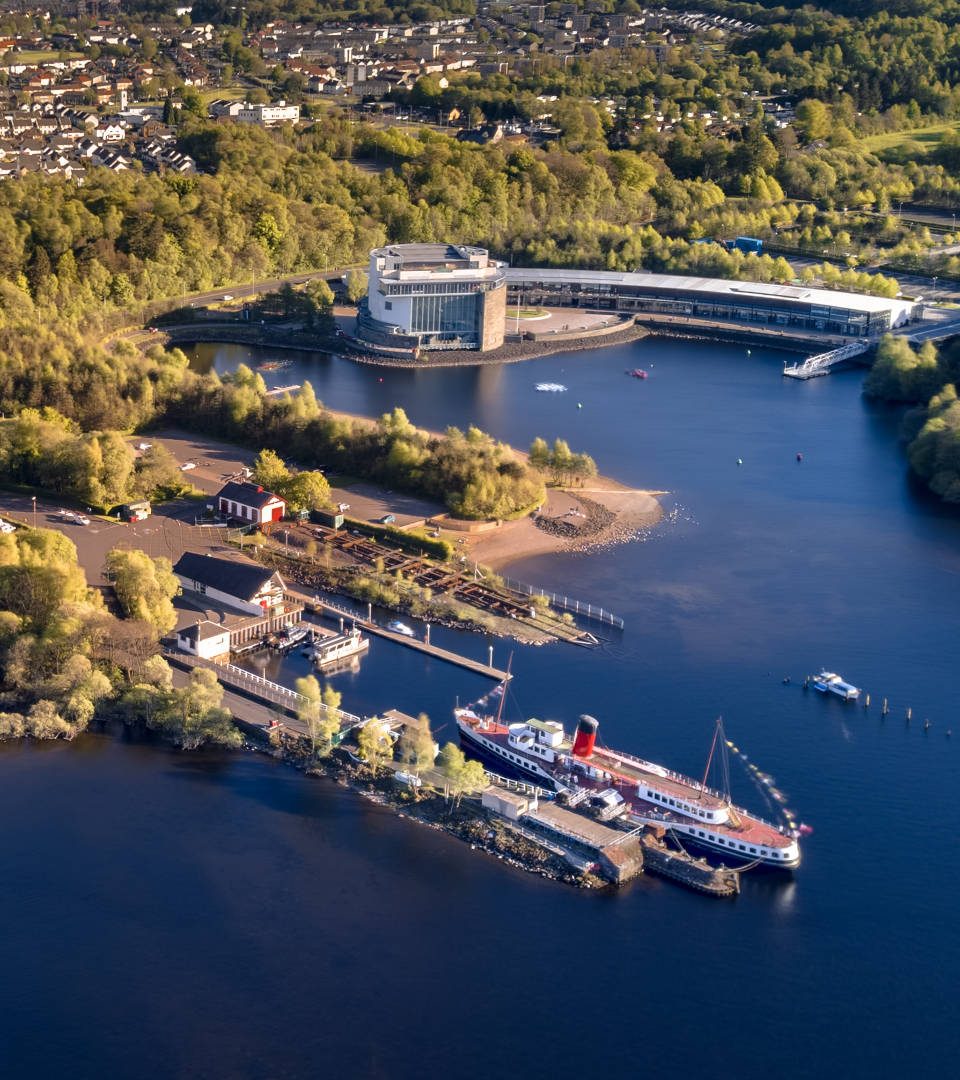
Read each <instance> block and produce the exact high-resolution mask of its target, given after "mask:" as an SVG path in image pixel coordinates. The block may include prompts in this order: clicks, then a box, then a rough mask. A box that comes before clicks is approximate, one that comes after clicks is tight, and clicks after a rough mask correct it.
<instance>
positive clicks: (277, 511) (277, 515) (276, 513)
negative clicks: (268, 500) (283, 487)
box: [271, 506, 283, 521]
mask: <svg viewBox="0 0 960 1080" xmlns="http://www.w3.org/2000/svg"><path fill="white" fill-rule="evenodd" d="M282 518H283V507H282V506H275V507H274V508H273V518H272V519H271V520H273V521H280V520H282Z"/></svg>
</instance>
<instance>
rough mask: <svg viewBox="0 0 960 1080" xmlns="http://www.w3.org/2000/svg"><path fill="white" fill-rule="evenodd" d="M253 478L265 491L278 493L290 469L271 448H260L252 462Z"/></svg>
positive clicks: (286, 480)
mask: <svg viewBox="0 0 960 1080" xmlns="http://www.w3.org/2000/svg"><path fill="white" fill-rule="evenodd" d="M253 479H254V480H255V481H256V483H258V484H259V485H260V486H261V487H263V488H265V489H266V490H267V491H272V492H275V493H277V494H279V490H280V489H281V488H282V487H283V486H284V485H285V484H286V483H287V482H288V481H289V480H290V470H289V469H288V468H287V466H286V465H285V464H284V462H283V459H282V458H281V457H280V455H279V454H277V453H276V452H275V451H273V450H261V451H260V453H259V454H258V455H257V459H256V461H254V463H253Z"/></svg>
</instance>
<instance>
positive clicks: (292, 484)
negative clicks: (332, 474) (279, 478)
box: [277, 471, 330, 512]
mask: <svg viewBox="0 0 960 1080" xmlns="http://www.w3.org/2000/svg"><path fill="white" fill-rule="evenodd" d="M277 493H278V494H280V495H282V496H283V497H284V498H285V499H286V500H287V505H288V506H289V507H290V509H291V510H292V511H294V512H296V511H298V510H320V509H322V508H323V507H325V506H329V505H330V485H329V484H328V483H327V478H326V477H325V476H324V475H323V473H321V472H316V471H308V472H298V473H294V474H293V476H291V477H290V479H289V480H286V481H284V482H283V483H282V484H280V486H279V490H278V492H277Z"/></svg>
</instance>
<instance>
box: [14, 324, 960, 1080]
mask: <svg viewBox="0 0 960 1080" xmlns="http://www.w3.org/2000/svg"><path fill="white" fill-rule="evenodd" d="M216 353H217V355H216V359H215V362H216V364H217V366H218V367H220V368H221V369H223V368H225V367H226V366H229V365H230V364H233V363H236V362H237V359H238V357H239V356H240V355H246V353H245V350H235V349H231V348H224V349H221V350H216ZM208 359H209V357H208ZM201 360H202V357H201ZM781 363H782V357H781V356H779V355H777V354H775V353H772V352H766V351H764V350H762V349H758V348H754V349H753V350H752V355H751V356H747V355H746V352H745V350H744V349H741V348H735V347H727V346H722V345H701V344H687V343H673V342H656V341H653V342H643V343H638V344H636V345H633V346H629V347H624V348H620V347H618V348H614V349H610V350H598V351H596V352H588V353H580V354H578V355H575V356H566V357H554V358H550V359H546V360H540V361H537V362H535V363H532V364H520V365H513V366H509V367H503V368H474V369H453V370H448V371H436V372H422V371H421V372H412V371H386V370H380V371H378V370H376V369H371V368H365V367H355V366H353V365H351V364H349V363H347V362H345V361H341V360H336V359H325V358H318V357H310V358H303V359H301V360H300V361H298V367H297V368H296V369H295V370H294V371H292V372H291V371H285V372H283V373H282V376H283V378H282V381H284V382H286V381H299V380H300V379H302V378H303V377H309V378H310V379H311V381H312V382H313V384H314V386H315V388H316V390H317V393H318V396H319V397H320V398H321V399H322V400H324V401H325V402H327V403H328V404H330V405H331V406H333V407H335V408H340V409H345V410H350V411H355V412H363V413H368V414H376V413H378V412H381V411H384V410H386V409H388V408H390V407H392V406H393V405H394V404H400V405H402V406H403V407H404V408H405V409H406V410H407V411H408V413H409V415H410V416H411V418H412V419H413V420H414V421H416V422H417V423H419V424H422V425H424V426H429V427H441V426H444V425H446V424H448V423H458V424H461V425H464V424H467V423H469V422H475V423H477V424H479V425H480V426H482V427H484V428H486V429H487V430H489V431H492V432H493V433H494V434H496V435H498V436H501V437H503V438H505V439H508V440H510V441H512V442H514V443H517V444H519V445H526V444H527V443H529V442H530V440H531V439H532V438H533V437H534V436H535V435H538V434H539V435H544V436H545V437H547V438H552V437H554V436H556V435H560V436H563V437H564V438H567V439H568V440H569V441H570V443H571V444H572V445H573V446H574V448H575V449H585V450H587V451H589V452H590V453H592V454H593V455H594V456H595V458H596V459H597V462H598V464H599V466H600V468H601V470H602V471H604V472H607V473H609V474H611V475H614V476H616V477H617V478H618V479H621V480H623V481H624V482H627V483H630V484H635V485H637V486H644V487H654V488H666V489H669V490H670V492H671V494H670V495H669V496H667V497H666V498H665V499H664V502H665V505H666V507H667V509H668V510H669V511H672V513H671V516H670V519H669V520H668V521H667V522H666V523H665V524H664V525H662V526H661V527H659V528H658V529H657V530H656V531H655V532H654V533H653V535H652V536H651V537H649V538H648V539H646V540H645V541H644V542H642V543H635V544H631V545H628V546H625V547H620V548H617V549H614V550H612V551H608V552H604V553H601V554H598V555H593V556H580V555H578V556H573V555H571V556H564V557H553V558H550V559H534V560H528V561H527V562H526V563H525V564H517V565H516V566H515V567H514V568H512V570H511V573H512V574H513V575H514V576H516V577H520V578H524V579H526V580H529V581H532V582H534V583H536V584H539V585H543V586H545V587H554V588H558V589H562V590H563V591H565V592H568V593H570V594H572V595H579V596H581V597H582V598H584V599H587V600H590V601H591V602H595V603H599V604H602V605H603V606H605V607H608V608H610V609H612V610H614V611H616V612H617V613H618V614H620V615H622V616H623V617H624V618H625V619H626V622H627V629H626V631H625V632H624V634H623V635H622V636H621V635H616V636H614V637H613V638H611V640H609V641H607V642H606V643H605V644H604V646H603V648H602V649H601V650H600V651H599V652H588V651H587V650H579V649H572V648H561V647H548V648H540V649H532V648H527V649H522V650H519V651H518V653H517V655H516V657H515V660H514V670H515V672H516V674H517V679H516V681H515V686H514V692H515V696H516V698H517V699H518V708H519V709H520V710H522V711H523V712H524V713H526V714H528V715H529V714H534V715H539V716H548V717H555V718H559V719H563V720H565V721H566V722H567V723H568V724H569V723H570V722H571V721H572V720H573V719H574V718H575V716H576V715H577V713H579V712H581V711H584V710H587V711H590V712H592V713H593V714H594V715H596V716H597V717H598V718H599V719H600V720H601V722H602V732H603V734H604V735H605V736H606V739H607V741H608V742H609V743H610V744H612V745H616V746H621V747H623V748H624V749H631V750H634V751H636V752H638V753H642V754H643V755H644V756H648V757H651V758H653V759H654V760H662V761H664V762H667V763H669V764H671V765H673V766H675V767H677V768H680V769H683V770H687V771H691V772H696V771H697V770H698V768H700V767H701V765H702V762H703V759H704V756H705V753H706V749H707V746H708V743H709V739H710V733H711V726H712V722H713V719H714V717H715V716H716V715H717V714H718V713H722V714H723V716H724V718H725V720H726V723H727V727H728V730H729V732H730V735H731V737H732V739H733V740H734V741H735V742H736V743H737V745H738V746H740V747H741V748H742V749H743V750H745V751H746V752H747V753H748V754H749V755H750V757H751V759H752V760H754V761H756V762H757V763H758V764H759V765H760V767H761V768H762V769H764V770H766V771H767V772H769V773H772V774H773V775H774V776H775V777H776V778H777V783H778V786H779V787H780V788H781V789H782V790H783V791H784V792H785V793H786V794H787V795H788V800H789V805H790V807H791V808H792V809H793V810H795V811H796V812H797V814H798V815H799V817H800V818H801V819H802V820H804V821H806V822H808V823H809V824H811V825H812V826H813V827H814V829H815V833H814V835H813V836H811V837H809V838H808V839H807V840H805V841H804V843H803V853H804V864H803V866H802V867H801V869H800V870H799V871H798V873H797V874H796V876H795V879H794V880H793V881H792V882H784V881H780V880H777V879H774V878H771V877H769V876H768V877H760V876H754V877H752V878H751V877H750V876H748V877H747V878H746V879H745V882H744V892H743V894H742V895H741V896H740V897H739V898H738V899H737V900H736V901H734V902H730V903H727V902H717V901H711V900H708V899H704V898H701V897H699V896H696V895H692V894H687V893H685V892H683V891H681V890H679V889H677V888H674V887H672V886H669V885H666V884H663V883H660V882H657V881H656V880H654V879H649V880H647V879H642V880H640V881H639V882H637V883H635V884H634V885H633V886H632V887H630V888H628V889H627V890H625V891H623V892H621V893H619V894H616V895H612V896H602V897H600V896H596V895H591V894H589V893H579V892H575V891H573V890H569V889H566V888H563V887H560V886H555V885H552V884H545V883H543V882H541V881H540V880H538V879H533V878H530V877H528V876H525V875H523V874H521V873H519V872H515V871H513V870H510V869H509V868H506V867H503V866H502V865H501V864H499V863H497V862H495V861H492V860H490V859H488V858H487V857H482V856H477V855H476V854H474V853H472V852H470V851H469V849H466V848H465V847H463V846H462V845H459V844H458V843H456V842H453V841H450V840H448V839H446V838H444V837H442V836H437V835H435V834H433V833H432V832H429V831H427V830H423V829H419V828H415V827H413V826H410V825H408V824H406V823H404V822H399V821H397V820H396V819H395V818H393V817H392V816H391V815H390V814H389V813H387V812H385V811H383V810H380V809H377V808H371V807H370V806H368V805H366V804H364V803H362V802H361V801H360V800H358V799H356V798H354V797H352V796H350V795H349V794H347V793H344V792H342V791H341V790H339V789H337V788H335V787H332V786H329V785H327V784H325V783H323V782H319V781H309V780H307V779H305V778H304V777H302V776H300V775H299V774H297V773H294V772H291V771H288V770H285V769H283V768H281V767H278V766H276V765H274V764H273V763H271V762H268V761H263V760H260V759H257V758H244V757H239V756H219V755H211V754H200V755H181V754H175V753H171V752H169V751H165V750H162V749H157V748H154V747H144V746H131V745H127V744H125V743H123V742H120V741H118V740H116V739H114V738H111V737H90V738H86V739H84V740H82V741H81V742H80V744H78V745H77V746H72V747H54V748H39V749H38V748H32V747H30V748H21V747H13V748H9V747H8V748H5V749H3V750H2V751H0V769H2V775H3V780H4V782H3V784H2V785H0V811H2V813H3V815H4V821H5V824H6V828H5V830H4V837H5V839H4V854H5V856H6V858H5V859H4V871H5V872H4V873H3V875H0V899H2V901H3V910H4V911H5V912H6V913H7V918H6V919H5V920H4V929H3V931H0V955H3V956H4V958H5V978H4V980H3V982H2V984H0V985H2V989H0V1042H2V1043H3V1044H4V1045H5V1049H6V1053H5V1058H6V1061H8V1062H10V1063H11V1065H10V1074H11V1075H17V1076H26V1075H31V1076H32V1075H37V1074H41V1075H44V1074H45V1075H55V1074H57V1073H58V1072H61V1071H64V1070H66V1069H68V1066H69V1072H70V1073H71V1075H74V1076H94V1075H97V1076H101V1075H111V1076H142V1075H161V1076H195V1075H209V1076H251V1077H261V1076H290V1077H300V1076H313V1075H317V1074H323V1075H326V1074H330V1075H345V1076H351V1077H352V1076H360V1077H379V1076H385V1077H392V1076H408V1075H410V1076H413V1075H423V1074H425V1073H433V1074H442V1075H446V1076H455V1077H461V1076H462V1077H474V1076H480V1075H485V1076H514V1075H534V1074H535V1075H541V1074H543V1075H554V1076H563V1077H567V1076H591V1077H592V1076H596V1075H600V1074H602V1073H603V1072H605V1071H607V1070H611V1069H618V1070H630V1071H631V1072H632V1073H638V1072H640V1071H643V1072H645V1073H647V1074H652V1075H663V1074H664V1073H665V1072H666V1071H667V1070H668V1069H676V1068H686V1069H691V1070H692V1069H698V1070H701V1071H703V1072H706V1073H709V1074H710V1075H714V1076H720V1077H728V1076H729V1077H734V1076H736V1077H747V1078H753V1077H758V1078H759V1077H767V1076H771V1075H775V1076H787V1077H806V1076H811V1075H814V1074H815V1073H820V1074H829V1075H832V1074H834V1073H839V1072H841V1071H842V1072H843V1073H845V1074H846V1075H847V1076H854V1077H861V1076H863V1077H866V1076H880V1077H884V1076H893V1075H898V1074H899V1073H900V1072H901V1071H902V1070H903V1069H906V1068H910V1069H911V1070H912V1071H914V1072H920V1073H921V1074H923V1075H927V1074H932V1073H934V1072H946V1071H947V1070H950V1072H951V1073H952V1071H953V1069H952V1068H951V1066H953V1064H954V1061H955V1057H956V1054H957V1052H958V1050H960V1036H958V1034H957V1031H956V1026H955V1024H954V1022H953V1012H954V1009H953V995H954V988H955V976H954V971H955V966H956V962H957V959H958V955H960V950H958V944H960V942H958V937H960V935H958V931H957V923H956V919H955V915H954V912H955V907H956V895H955V890H956V888H957V885H958V883H960V882H958V873H957V868H956V854H955V852H956V840H957V832H958V825H960V814H958V812H957V809H956V799H957V793H958V779H960V768H958V760H960V716H957V715H956V686H955V679H954V670H955V667H956V665H955V662H954V660H953V652H954V648H955V645H954V643H955V642H956V640H957V635H958V631H960V603H958V601H960V519H958V518H957V517H956V516H955V515H953V514H951V513H949V512H947V511H944V510H942V509H941V508H940V507H938V506H937V505H936V504H934V503H932V502H931V501H929V500H928V499H926V498H925V497H924V496H923V494H922V493H920V492H918V491H916V490H915V489H914V488H913V487H912V486H911V484H910V482H909V479H908V476H907V473H906V469H905V465H904V461H903V457H902V450H901V448H900V447H899V446H898V444H897V440H896V431H897V425H898V419H899V418H898V415H897V414H896V413H894V412H892V411H888V410H885V409H883V408H879V407H877V406H873V405H870V404H868V403H865V402H864V401H863V400H862V398H861V396H860V381H861V379H860V376H859V374H857V373H856V372H851V373H846V374H837V375H833V376H831V377H830V378H827V379H819V380H813V381H811V382H808V383H799V384H798V383H793V382H787V381H786V380H782V379H781V377H780V374H779V370H780V366H781ZM638 364H643V365H644V366H647V367H650V369H651V377H650V379H648V380H647V381H646V382H639V381H635V380H630V379H627V378H626V377H625V376H624V374H623V373H624V370H625V369H626V368H628V367H634V366H637V365H638ZM381 379H382V381H380V380H381ZM541 380H546V381H558V382H562V383H566V384H567V385H568V386H569V388H570V389H569V391H568V392H567V393H566V394H560V395H547V394H537V393H535V392H534V391H533V384H534V383H535V382H537V381H541ZM578 402H579V403H581V404H582V408H580V409H578V408H577V403H578ZM798 451H799V452H802V453H803V456H804V459H803V462H802V463H800V464H798V463H797V462H796V460H795V456H796V453H797V452H798ZM738 457H740V458H742V459H743V462H744V464H743V466H742V467H738V466H737V464H736V460H737V458H738ZM447 640H451V641H456V640H457V636H456V635H449V637H448V638H447ZM457 643H458V645H460V644H462V645H463V647H464V648H465V650H468V651H470V653H471V654H472V655H477V656H481V655H483V653H484V651H485V644H484V642H483V641H482V640H480V639H478V638H474V639H466V640H464V641H462V642H457ZM497 649H498V658H499V659H503V658H504V657H503V653H504V651H505V646H504V645H503V644H502V643H497ZM822 665H826V666H829V667H830V668H832V669H834V670H838V671H840V672H841V673H842V674H843V675H844V676H845V677H847V678H848V679H850V680H851V681H853V682H855V683H856V684H857V685H859V686H862V687H864V688H865V689H866V690H868V691H869V692H870V693H871V695H872V700H873V706H872V707H871V709H870V710H864V709H863V708H862V707H859V706H844V705H842V704H841V703H840V702H839V701H834V700H830V701H826V700H823V699H822V698H820V697H819V696H818V695H814V694H812V693H811V694H804V692H803V691H802V690H801V689H800V687H799V685H798V683H799V680H800V679H801V678H802V676H803V675H804V674H805V673H807V672H809V671H811V670H814V669H817V668H819V667H820V666H822ZM788 675H789V676H791V677H792V679H793V682H792V683H791V684H790V685H783V682H782V680H783V678H784V677H785V676H788ZM334 681H335V684H336V685H337V686H338V687H339V688H340V689H342V690H343V692H344V702H343V704H344V707H345V708H348V709H352V710H354V711H358V712H360V711H363V712H371V711H374V710H377V709H383V708H388V707H390V706H397V707H399V708H401V709H404V710H406V711H410V712H418V711H421V710H425V711H427V712H428V713H429V714H430V715H431V717H433V718H434V721H435V723H436V724H437V726H440V725H442V724H444V723H445V722H446V721H447V716H448V713H449V707H450V705H451V703H452V701H453V700H454V698H455V697H456V696H457V695H458V694H459V695H460V696H461V699H463V698H471V697H473V696H475V695H476V694H477V693H478V692H480V691H482V689H483V688H484V687H485V685H488V684H485V683H484V682H483V681H482V680H479V679H477V678H476V677H474V676H470V675H468V674H466V673H464V672H460V671H458V670H456V669H453V668H449V667H445V666H443V665H439V664H436V663H433V662H431V663H430V664H429V665H424V663H423V661H422V660H421V659H420V658H419V657H418V656H417V655H416V654H414V653H412V652H410V651H409V650H405V649H400V648H389V647H386V646H383V645H382V644H381V643H378V642H374V645H373V648H372V650H371V653H370V655H369V657H367V658H365V659H364V660H363V662H362V665H361V669H360V672H359V674H349V673H348V674H345V675H340V676H337V677H336V679H335V680H334ZM883 697H888V698H889V700H890V704H891V712H890V715H889V716H888V717H887V718H886V719H885V720H883V719H881V717H880V710H879V707H878V706H879V703H880V700H881V699H882V698H883ZM908 705H910V706H912V708H913V716H914V719H913V722H912V724H910V725H908V724H907V723H906V722H905V719H904V710H905V708H906V707H907V706H908ZM927 717H928V718H929V719H930V720H931V721H932V726H931V727H930V729H929V731H927V732H926V733H925V732H924V731H923V730H922V721H923V719H924V718H927ZM953 726H955V727H956V735H954V736H953V738H949V737H948V736H947V734H946V731H947V729H948V728H951V727H953ZM450 734H451V731H450V728H449V727H447V728H446V729H445V730H443V731H442V732H441V738H443V737H445V736H449V735H450ZM733 768H734V771H733V780H734V793H735V795H736V796H738V797H739V798H740V799H741V800H742V801H745V802H747V803H749V804H750V805H758V795H757V793H756V791H755V790H754V789H753V788H752V786H751V782H750V780H749V778H748V776H747V775H746V773H745V772H744V770H743V769H740V768H738V767H737V762H736V761H734V763H733Z"/></svg>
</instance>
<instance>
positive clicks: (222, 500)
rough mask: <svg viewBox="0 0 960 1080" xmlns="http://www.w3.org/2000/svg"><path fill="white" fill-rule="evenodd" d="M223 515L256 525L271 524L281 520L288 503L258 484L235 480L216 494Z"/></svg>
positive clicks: (218, 506) (218, 507)
mask: <svg viewBox="0 0 960 1080" xmlns="http://www.w3.org/2000/svg"><path fill="white" fill-rule="evenodd" d="M216 499H217V504H216V505H217V510H218V511H219V513H220V516H221V517H225V518H239V519H240V520H241V521H246V522H248V523H252V524H254V525H269V524H270V523H271V522H273V521H280V520H281V519H282V518H283V515H284V514H285V513H286V512H287V504H286V501H285V500H284V499H281V498H280V496H279V495H274V494H273V492H272V491H265V490H264V489H263V488H262V487H260V486H259V485H258V484H242V483H238V482H237V481H235V480H231V481H230V483H228V484H225V485H224V486H223V487H222V488H221V489H220V490H219V491H218V492H217V495H216Z"/></svg>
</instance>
